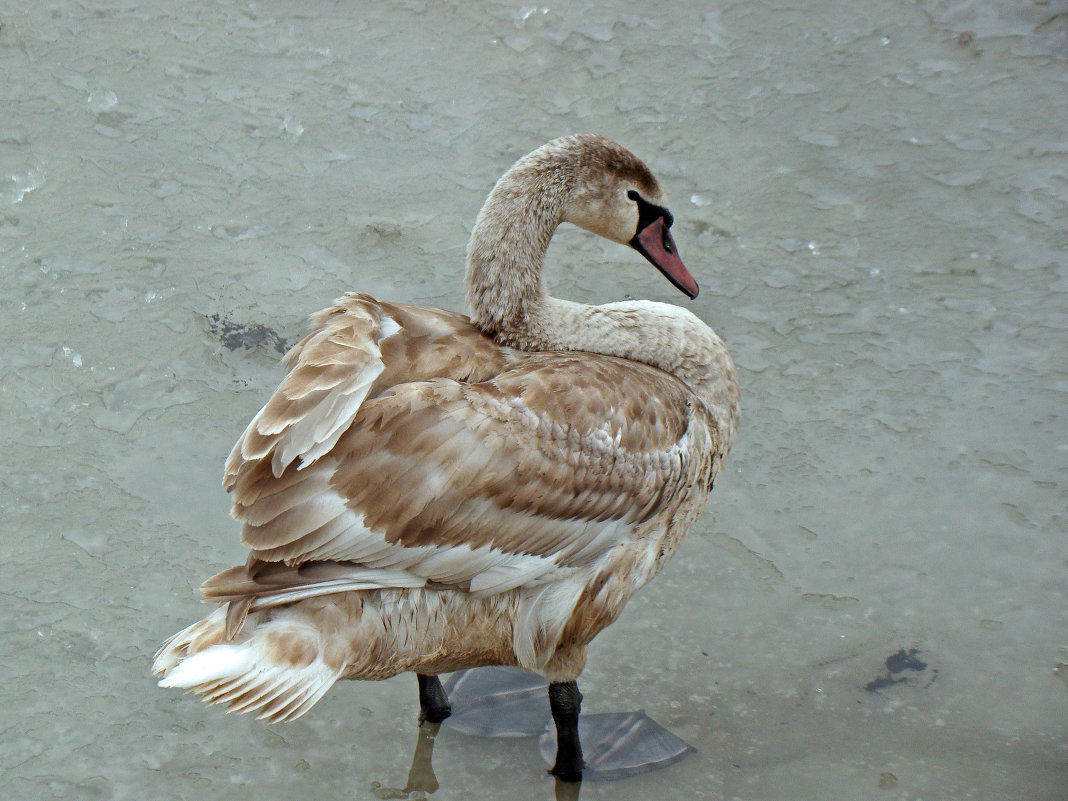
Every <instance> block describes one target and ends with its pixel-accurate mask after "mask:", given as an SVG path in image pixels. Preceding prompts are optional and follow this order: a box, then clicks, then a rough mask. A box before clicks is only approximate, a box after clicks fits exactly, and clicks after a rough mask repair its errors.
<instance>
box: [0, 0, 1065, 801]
mask: <svg viewBox="0 0 1068 801" xmlns="http://www.w3.org/2000/svg"><path fill="white" fill-rule="evenodd" d="M605 6H607V7H605ZM1066 14H1068V3H1065V2H1064V0H1050V1H1049V2H1043V3H1033V4H1032V3H1023V2H1009V1H1008V0H1003V1H1001V2H979V0H970V1H965V2H948V0H947V1H943V0H920V1H919V2H914V3H910V2H889V3H887V2H875V1H874V0H859V2H845V1H844V0H821V2H819V3H802V2H793V3H789V2H781V3H770V2H768V3H760V2H743V3H734V4H730V3H726V2H720V3H707V4H703V5H698V4H690V5H689V6H688V5H687V4H676V3H664V4H655V3H650V2H648V1H646V2H640V3H639V2H634V3H622V2H620V3H611V4H568V5H567V6H566V7H556V6H533V5H524V4H522V3H518V2H517V3H490V4H474V3H472V4H465V5H459V6H453V5H445V4H434V3H421V2H407V3H398V4H380V5H376V6H368V7H363V6H362V5H361V6H359V7H357V6H356V5H355V4H350V3H326V2H314V3H305V4H294V3H286V2H256V3H248V2H217V3H199V4H195V5H194V4H182V5H180V6H178V5H176V4H173V3H167V2H163V1H162V0H154V1H151V0H150V2H143V3H138V4H137V5H136V6H135V5H133V4H132V3H118V2H107V1H106V0H101V2H82V3H79V2H74V1H73V0H57V1H56V2H42V3H36V2H34V3H31V2H18V1H17V0H16V2H14V3H9V4H7V6H6V7H5V8H4V9H0V109H3V113H2V114H0V270H2V273H0V415H2V418H0V419H3V420H4V422H5V425H4V426H3V430H2V431H0V442H2V447H3V452H4V454H5V457H6V463H7V469H6V470H4V471H3V472H2V473H0V509H2V512H0V520H2V521H3V531H4V536H3V538H2V540H0V586H2V594H3V599H4V610H5V614H4V615H3V616H2V618H0V704H2V705H3V708H4V709H5V710H6V711H7V712H6V714H5V715H4V717H3V722H2V723H0V731H2V732H3V739H2V741H0V771H2V773H3V779H2V781H3V783H4V786H5V788H6V789H5V790H4V791H3V793H0V794H2V795H4V796H5V797H10V798H13V799H14V798H17V799H81V798H86V799H93V798H107V799H125V798H131V799H142V798H175V799H244V798H250V799H252V798H255V799H264V798H289V797H294V798H296V797H302V798H303V797H317V798H346V799H375V798H384V797H411V798H419V797H422V795H423V794H424V793H425V792H426V791H425V790H424V791H408V792H403V791H399V790H391V789H390V788H401V787H403V786H404V785H405V781H406V776H407V771H408V766H409V762H410V760H411V756H412V751H413V748H414V747H415V744H416V737H417V734H416V727H415V722H414V719H415V714H416V693H415V680H414V679H412V678H410V677H400V678H398V679H394V680H392V681H389V682H384V683H378V684H370V683H367V684H348V683H345V684H341V685H339V686H336V687H335V688H334V689H333V690H332V691H331V692H330V693H329V694H328V696H327V697H326V698H325V699H324V701H323V702H321V703H320V704H319V705H318V706H317V707H316V708H315V709H314V710H313V711H312V712H311V713H310V714H308V715H307V716H305V717H304V718H303V719H301V720H300V721H298V722H297V723H294V724H289V725H287V726H284V727H276V728H271V727H268V726H266V725H264V724H262V723H259V722H256V721H254V720H249V719H246V718H244V717H237V716H227V715H224V714H222V712H221V711H220V710H218V709H213V708H207V707H204V706H203V705H202V704H200V703H199V702H198V701H196V700H194V699H193V698H190V697H184V696H181V695H179V694H177V693H175V692H172V691H164V690H160V689H157V688H156V687H155V686H154V683H153V680H152V679H151V677H150V676H149V661H150V657H151V654H152V653H153V651H154V650H155V648H156V647H157V645H158V644H159V643H160V642H161V641H162V640H163V639H164V638H165V637H167V636H169V635H170V634H171V633H172V632H173V631H175V630H177V629H178V628H179V627H181V626H183V625H185V624H186V623H188V622H190V621H192V620H193V619H195V618H196V617H198V616H200V615H201V614H202V613H203V612H204V611H206V610H205V608H203V607H201V606H200V604H198V603H197V601H196V595H195V588H196V587H197V585H198V584H199V583H200V581H201V580H203V579H204V578H205V577H207V576H209V575H211V574H212V573H214V572H216V571H217V570H218V569H220V568H222V567H224V566H227V565H230V564H233V563H236V562H238V561H241V560H243V558H244V555H243V553H242V549H241V548H240V546H239V544H238V540H237V531H236V525H235V524H234V523H233V521H231V520H230V519H229V517H228V503H227V497H226V495H225V493H224V492H223V491H222V490H221V489H220V488H219V484H218V482H219V478H220V474H221V463H222V460H223V458H224V457H225V455H226V453H227V452H228V450H229V448H230V445H231V444H232V442H233V440H234V439H235V438H236V436H237V434H238V433H239V432H240V431H241V430H242V428H243V427H244V425H245V423H246V422H247V420H248V418H249V417H250V416H251V415H252V414H253V413H254V412H255V410H256V409H257V408H258V407H259V405H260V404H261V403H262V402H263V401H264V400H265V398H266V396H267V394H268V393H269V391H270V390H271V389H272V388H273V387H274V386H275V384H276V383H277V381H278V379H279V376H280V371H279V368H278V366H277V358H278V356H279V353H280V351H281V350H284V348H285V343H287V342H291V341H293V339H294V338H295V337H296V336H297V335H298V334H299V332H300V331H301V328H302V326H303V320H304V318H305V317H306V316H307V315H308V314H309V313H311V312H313V311H315V310H317V309H319V308H321V307H323V306H324V305H326V304H327V303H328V302H329V301H330V300H331V299H332V298H334V297H336V296H337V295H339V294H341V293H342V292H343V291H347V290H350V289H358V290H361V291H365V292H369V293H371V294H374V295H377V296H379V297H382V298H386V299H392V300H402V301H410V302H416V303H425V304H432V305H439V306H444V307H447V308H452V309H462V307H463V293H462V286H461V284H462V274H463V253H464V245H465V242H466V236H467V234H468V232H469V230H470V226H471V224H472V222H473V219H474V216H475V214H476V213H477V211H478V208H479V206H480V204H481V202H482V200H483V198H484V196H485V194H486V192H487V191H488V189H489V188H490V186H492V183H493V181H494V180H495V179H496V178H497V176H498V175H499V174H500V173H501V172H502V171H503V170H504V169H505V168H507V166H508V165H509V164H510V163H511V162H512V161H513V160H514V159H515V158H517V157H518V156H520V155H522V154H524V153H526V152H527V151H529V150H531V149H533V148H534V147H536V146H537V145H539V144H541V143H542V142H544V141H546V140H548V139H550V138H552V137H554V136H557V135H560V134H564V133H570V132H574V131H577V130H594V131H598V132H600V133H603V134H605V135H607V136H609V137H611V138H613V139H616V140H618V141H620V142H622V143H624V144H626V145H627V146H629V147H630V148H631V149H632V150H633V151H634V152H636V153H637V154H638V155H639V156H641V157H643V158H644V159H645V160H646V161H647V162H648V163H649V164H650V165H651V166H652V167H653V169H654V171H655V172H657V173H658V174H659V175H660V176H661V178H662V180H663V182H664V184H665V186H666V188H667V189H668V192H669V193H670V195H671V197H672V198H673V201H674V202H673V211H674V213H675V217H676V220H677V223H676V228H675V231H676V240H677V242H678V244H679V247H680V250H681V251H682V254H683V256H684V258H685V259H686V261H687V264H688V265H689V267H690V269H691V271H692V272H693V273H694V274H695V275H696V276H697V278H698V280H699V281H700V282H701V284H702V287H703V291H702V293H701V296H700V298H699V299H698V300H697V301H695V302H693V303H692V304H691V306H692V308H693V309H694V310H695V311H696V312H697V313H698V314H700V315H701V316H702V317H703V318H704V319H706V320H707V321H708V322H709V323H711V324H712V325H713V326H714V327H715V328H717V330H718V331H720V333H722V334H723V335H724V336H725V338H726V339H727V340H728V343H729V344H730V346H731V348H732V351H733V353H734V354H735V358H736V360H737V362H738V365H739V368H740V374H741V380H742V384H743V392H744V396H743V403H744V417H743V428H742V431H741V434H740V437H739V441H738V443H737V445H736V447H735V451H734V453H733V454H732V457H731V461H730V462H729V469H728V472H727V474H726V475H724V476H723V477H722V478H721V480H720V482H719V483H718V485H717V491H716V493H715V495H714V498H713V502H712V504H711V505H710V509H709V511H708V512H707V513H706V515H705V517H704V518H703V519H702V521H701V522H700V524H699V526H698V529H697V531H695V533H694V534H693V535H692V536H691V537H690V539H689V540H688V541H687V543H686V544H685V545H684V546H683V548H682V549H681V551H680V553H679V555H678V557H677V558H676V559H675V560H674V562H673V563H671V564H670V565H669V566H668V568H667V569H666V570H665V572H664V573H663V574H662V575H661V576H660V577H659V578H658V579H657V580H656V581H655V582H653V583H652V584H651V585H650V586H649V587H648V588H646V590H644V591H643V593H642V594H641V595H640V596H639V597H637V598H636V599H635V600H634V601H633V602H632V603H631V605H630V607H629V608H628V610H627V612H626V613H625V615H624V617H623V618H622V619H621V620H620V621H619V622H618V623H617V624H616V625H614V626H613V627H612V628H610V629H608V630H607V631H605V632H604V633H603V634H602V635H601V636H600V637H599V638H598V639H597V640H596V642H595V644H594V646H593V647H592V649H591V657H590V663H589V667H588V668H587V671H586V673H585V675H584V678H583V682H582V688H583V692H584V693H585V696H586V701H585V705H584V708H585V709H586V710H588V711H628V710H630V709H635V708H644V709H645V710H646V711H648V712H649V714H650V715H651V716H653V717H654V718H655V719H657V720H658V721H659V722H660V723H662V724H664V725H665V726H667V727H668V728H670V729H671V730H672V731H674V732H675V733H676V734H678V735H680V736H682V737H684V738H685V739H686V740H688V741H689V742H690V743H692V744H693V745H694V746H696V748H697V753H696V754H695V755H693V756H691V757H689V758H688V759H687V760H685V761H684V762H682V763H680V764H678V765H675V766H673V767H671V768H668V769H666V770H664V771H661V772H658V773H653V774H649V775H646V776H641V777H637V778H633V779H628V780H624V781H620V782H613V783H600V784H598V783H586V784H585V785H583V787H582V791H581V793H582V798H584V799H609V798H611V799H613V800H615V799H622V800H624V801H625V800H626V799H649V798H696V799H747V800H748V799H753V801H757V800H758V799H761V800H763V799H799V798H820V799H828V800H830V801H833V800H835V799H843V800H845V799H856V798H869V799H881V798H886V799H921V798H922V799H965V798H975V799H1013V801H1024V800H1025V799H1035V800H1036V801H1039V800H1041V801H1049V800H1050V799H1057V798H1065V797H1068V796H1066V794H1065V790H1064V788H1065V786H1068V749H1066V742H1068V738H1066V735H1068V731H1066V729H1068V726H1066V721H1068V715H1066V712H1068V709H1066V706H1068V638H1066V637H1068V635H1066V631H1068V604H1066V598H1065V596H1066V589H1068V585H1066V579H1065V575H1066V574H1065V569H1066V567H1068V538H1066V526H1065V522H1066V513H1065V511H1064V510H1065V501H1066V491H1065V487H1066V486H1068V482H1066V475H1065V472H1066V468H1065V465H1066V461H1068V460H1066V454H1068V444H1066V441H1065V439H1064V435H1065V430H1066V426H1065V420H1064V410H1065V392H1066V390H1068V377H1066V374H1068V359H1066V356H1065V354H1066V352H1068V351H1066V345H1068V341H1066V339H1068V337H1066V334H1065V328H1066V325H1068V305H1066V297H1068V277H1066V268H1068V255H1066V254H1068V213H1066V212H1068V138H1066V134H1065V131H1066V130H1068V103H1066V101H1065V98H1066V97H1068V35H1066V31H1068V24H1066V20H1068V16H1066ZM549 280H550V284H551V287H552V289H553V291H554V292H555V293H556V294H558V295H561V296H565V297H569V298H572V299H576V300H583V301H589V302H605V301H611V300H618V299H620V298H621V297H622V296H623V295H625V294H629V295H633V296H636V297H650V298H654V299H659V300H668V301H671V302H678V303H683V302H685V299H684V298H682V296H680V295H677V294H675V293H674V290H673V289H672V288H671V287H670V286H669V285H668V284H667V283H666V282H664V281H663V280H662V279H661V278H660V277H659V276H658V275H657V274H655V272H653V271H651V270H649V269H648V268H647V266H646V265H645V264H644V263H643V262H642V261H641V260H640V259H639V258H638V257H637V256H636V255H635V254H633V253H631V252H629V251H626V250H624V249H620V248H618V247H617V246H615V245H612V244H610V243H606V242H603V241H600V240H596V239H593V238H591V237H589V236H588V235H585V234H583V233H581V232H577V231H573V230H570V231H562V232H561V234H560V235H559V237H558V240H557V241H556V243H555V244H554V246H553V248H552V249H551V250H550V272H549ZM888 660H889V661H888ZM1058 665H1060V667H1059V668H1058ZM433 764H434V768H435V770H436V777H437V779H436V780H437V782H438V783H439V787H438V789H437V790H436V791H435V792H433V793H432V795H431V797H432V798H434V799H443V800H444V799H466V798H471V797H478V798H487V799H494V798H503V799H509V800H510V801H511V800H514V799H528V798H529V799H550V798H552V797H553V792H554V791H553V785H552V782H550V781H549V780H548V778H547V777H546V776H545V775H544V766H543V765H542V764H541V762H540V760H539V758H538V755H537V746H536V743H534V742H533V741H479V740H472V739H469V738H465V737H463V736H461V735H459V734H456V733H450V732H449V731H448V730H443V731H442V733H441V734H440V735H439V736H438V738H437V741H436V746H435V754H434V763H433Z"/></svg>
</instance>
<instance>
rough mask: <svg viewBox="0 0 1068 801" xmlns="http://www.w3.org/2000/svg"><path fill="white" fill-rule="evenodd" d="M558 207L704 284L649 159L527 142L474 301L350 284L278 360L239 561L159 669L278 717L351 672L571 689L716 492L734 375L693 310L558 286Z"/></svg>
mask: <svg viewBox="0 0 1068 801" xmlns="http://www.w3.org/2000/svg"><path fill="white" fill-rule="evenodd" d="M562 222H571V223H573V224H576V225H579V226H581V227H583V228H586V229H587V230H590V231H592V232H593V233H596V234H599V235H601V236H604V237H606V238H609V239H612V240H614V241H618V242H620V243H624V244H630V245H631V246H632V247H635V249H637V250H639V251H640V252H642V253H643V255H645V256H646V257H647V258H649V260H650V261H651V262H653V263H654V264H655V265H656V266H657V267H659V268H660V269H661V271H662V272H664V274H665V275H666V276H667V277H668V278H669V280H671V281H672V282H673V283H674V284H675V285H676V286H678V287H679V288H680V289H681V290H682V291H684V292H685V293H686V294H688V295H691V296H694V295H696V293H697V284H696V282H695V281H694V280H693V278H692V277H691V276H690V275H689V273H688V272H687V271H686V269H685V267H683V265H682V262H681V260H679V258H678V256H677V253H676V252H675V248H674V242H673V240H672V239H671V236H670V233H669V230H668V228H669V226H670V224H671V216H670V213H669V212H667V209H666V199H665V197H664V194H663V192H662V190H661V189H660V186H659V184H658V183H657V181H656V179H655V178H654V177H653V176H652V174H651V173H650V172H649V170H648V169H647V168H646V167H645V166H644V165H643V164H642V163H641V162H640V161H639V160H638V159H637V158H635V157H634V156H633V155H631V154H630V153H629V152H627V151H626V150H624V149H623V148H622V147H620V146H618V145H616V144H614V143H612V142H609V141H608V140H606V139H603V138H601V137H599V136H594V135H580V136H574V137H566V138H563V139H558V140H555V141H553V142H550V143H549V144H547V145H545V146H543V147H542V148H539V149H538V150H536V151H534V152H533V153H531V154H530V155H528V156H526V157H525V158H523V159H521V160H520V161H519V162H517V163H516V165H514V166H513V167H512V169H511V170H509V172H508V173H507V174H506V175H505V176H504V177H503V178H501V180H500V181H499V182H498V183H497V185H496V186H495V187H494V189H493V192H492V193H491V194H490V196H489V198H488V200H487V201H486V204H485V206H484V207H483V209H482V211H481V213H480V215H479V218H478V221H477V223H476V226H475V229H474V232H473V234H472V237H471V242H470V244H469V247H468V271H467V295H468V302H469V305H470V308H471V316H470V318H467V317H464V316H462V315H459V314H454V313H450V312H446V311H441V310H437V309H428V308H420V307H416V306H411V305H407V304H400V303H388V302H384V301H377V300H375V299H373V298H371V297H368V296H367V295H362V294H349V295H346V296H344V297H342V298H341V299H339V300H338V301H336V302H335V304H334V305H333V306H332V307H331V308H329V309H326V310H324V311H322V312H319V313H318V314H316V315H314V316H313V317H312V319H311V323H310V326H309V333H308V334H307V336H305V337H304V338H303V339H302V340H301V341H300V342H299V343H297V345H295V346H294V347H293V348H292V349H291V350H290V352H289V353H288V354H287V355H286V357H285V359H284V366H285V369H286V376H285V378H284V380H283V381H282V383H281V385H280V386H279V387H278V389H277V390H276V391H275V393H274V394H273V395H272V397H271V398H270V400H269V401H268V402H267V404H266V405H265V406H264V407H263V408H262V409H261V410H260V412H259V413H258V414H257V415H256V416H255V417H254V418H253V420H252V422H251V423H250V424H249V426H248V428H247V429H246V430H245V432H244V433H243V434H242V436H241V438H240V439H239V440H238V442H237V444H236V445H235V446H234V449H233V452H232V453H231V454H230V457H229V459H228V460H227V462H226V472H225V478H224V482H223V483H224V486H225V487H226V489H227V490H228V491H229V492H231V493H232V495H233V499H234V506H233V515H234V517H235V518H237V519H238V520H239V521H241V523H242V524H243V529H242V542H243V543H244V544H245V545H247V546H248V547H249V549H250V553H249V558H248V561H247V562H246V564H244V565H242V566H239V567H234V568H230V569H228V570H225V571H223V572H222V573H220V574H218V575H217V576H215V577H214V578H211V579H209V580H208V581H207V582H206V583H205V584H204V586H203V588H202V590H203V595H204V598H205V600H207V601H213V602H217V603H219V604H220V606H219V607H218V608H217V609H216V610H215V611H214V612H213V613H212V614H210V615H209V616H208V617H207V618H205V619H204V620H201V621H200V622H198V623H195V624H193V625H192V626H189V627H188V628H186V629H185V630H183V631H181V632H179V633H178V634H176V635H175V636H174V637H172V638H171V639H170V640H169V641H167V643H165V644H164V646H163V647H162V648H161V649H160V651H159V653H158V654H157V656H156V660H155V665H154V668H155V671H156V673H157V674H158V675H160V676H161V680H160V684H161V685H162V686H168V687H183V688H186V689H190V690H193V691H195V692H198V693H200V694H201V695H203V696H204V697H205V698H206V700H208V701H211V702H214V703H225V704H227V705H228V706H229V707H230V709H231V710H236V711H244V712H255V713H257V714H258V715H259V717H261V718H266V719H269V720H272V721H276V720H288V719H293V718H296V717H298V716H300V715H302V714H303V713H305V712H306V711H307V710H308V709H309V708H310V707H311V706H312V705H313V704H314V703H315V702H316V701H318V700H319V698H321V697H322V695H323V694H324V693H325V692H326V691H327V690H328V689H329V687H330V686H331V685H332V684H333V683H334V682H335V681H336V680H337V679H341V678H348V679H384V678H388V677H390V676H393V675H396V674H398V673H401V672H404V671H414V672H416V673H417V674H420V677H421V678H420V687H421V689H423V688H424V684H423V679H424V678H426V677H435V676H436V675H437V674H439V673H444V672H449V671H453V670H458V669H462V668H470V667H475V666H481V665H516V666H520V667H523V668H526V669H528V670H533V671H537V672H539V673H541V674H542V675H544V676H545V677H546V678H547V679H548V680H549V681H550V682H551V683H552V684H551V685H550V686H551V687H553V686H557V685H559V686H563V685H564V684H565V683H568V682H571V683H572V684H573V683H574V681H575V679H576V678H577V676H578V675H579V673H580V672H581V671H582V669H583V667H584V665H585V659H586V646H587V644H588V643H589V642H590V640H592V639H593V637H594V636H595V635H596V634H597V633H598V632H599V631H600V630H601V629H602V628H604V627H605V626H607V625H609V624H610V623H611V622H612V621H614V620H615V619H616V618H617V617H618V616H619V614H620V612H621V611H622V609H623V607H624V605H625V604H626V602H627V600H628V599H629V598H630V597H631V595H632V594H633V593H634V592H635V591H636V590H637V589H639V588H640V587H641V586H642V585H643V584H645V583H646V582H647V581H649V579H651V578H652V577H653V576H654V575H656V573H657V571H658V570H659V569H660V568H661V566H662V565H663V564H664V562H665V561H666V560H667V559H668V558H669V557H670V556H671V555H672V554H673V553H674V551H675V550H676V548H677V547H678V545H679V543H680V542H681V541H682V539H683V538H684V537H685V535H686V533H687V532H688V531H689V530H690V528H691V527H692V525H693V523H694V521H695V520H696V518H697V516H698V515H699V513H700V512H701V509H702V508H703V506H704V504H705V502H706V500H707V497H708V494H709V492H710V490H711V488H712V484H713V481H714V479H715V477H716V475H717V474H718V473H719V470H720V467H721V465H722V462H723V459H724V458H725V457H726V455H727V453H728V451H729V450H730V447H731V443H732V441H733V438H734V432H735V428H736V425H737V421H738V408H739V404H738V398H739V394H738V385H737V381H736V377H735V372H734V366H733V363H732V361H731V358H730V355H729V353H728V352H727V349H726V347H725V346H724V344H723V342H722V341H721V340H720V339H719V337H718V336H716V334H715V333H714V332H713V331H712V330H711V329H710V328H709V327H708V326H706V325H705V324H704V323H703V322H701V321H700V320H699V319H698V318H697V317H696V316H695V315H693V314H692V313H690V312H689V311H686V310H685V309H682V308H680V307H677V306H672V305H668V304H663V303H653V302H650V301H627V302H623V303H612V304H607V305H603V306H587V305H583V304H577V303H572V302H569V301H566V300H561V299H557V298H552V297H550V296H549V295H548V293H547V292H546V290H545V286H544V282H543V280H542V276H541V264H542V257H543V255H544V252H545V250H546V248H547V247H548V244H549V240H550V239H551V237H552V234H553V232H554V231H555V229H556V228H557V227H558V226H559V225H560V224H561V223H562ZM434 681H435V682H436V679H435V680H434ZM437 686H438V687H439V688H440V685H437ZM574 694H575V695H576V696H577V689H576V690H575V693H574ZM422 697H423V696H422V695H421V698H422ZM442 697H443V696H442ZM568 697H570V696H568ZM577 697H580V696H577ZM550 698H551V699H552V698H553V696H552V690H550ZM572 700H574V699H572ZM443 703H445V702H443ZM575 704H577V700H575ZM426 710H427V706H426V699H424V713H425V712H426ZM442 714H447V707H445V708H444V711H442ZM554 715H555V707H554ZM575 715H576V716H577V706H576V711H575ZM575 736H576V746H577V734H576V735H575ZM578 764H579V766H581V753H579V762H578ZM563 772H564V773H566V772H567V771H563ZM572 772H573V771H572Z"/></svg>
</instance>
